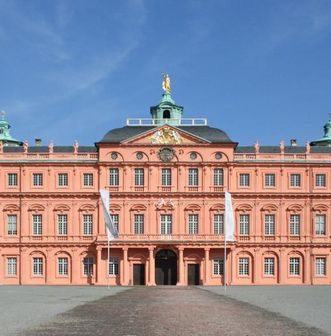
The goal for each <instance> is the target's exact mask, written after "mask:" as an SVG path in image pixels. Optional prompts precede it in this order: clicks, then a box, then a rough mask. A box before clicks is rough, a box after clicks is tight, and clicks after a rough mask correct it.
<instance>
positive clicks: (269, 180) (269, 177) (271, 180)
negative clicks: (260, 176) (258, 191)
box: [264, 174, 276, 187]
mask: <svg viewBox="0 0 331 336" xmlns="http://www.w3.org/2000/svg"><path fill="white" fill-rule="evenodd" d="M275 185H276V176H275V174H265V176H264V186H265V187H274V186H275Z"/></svg>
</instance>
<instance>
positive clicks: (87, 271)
mask: <svg viewBox="0 0 331 336" xmlns="http://www.w3.org/2000/svg"><path fill="white" fill-rule="evenodd" d="M83 272H84V275H86V276H90V275H93V258H92V257H85V258H84V259H83Z"/></svg>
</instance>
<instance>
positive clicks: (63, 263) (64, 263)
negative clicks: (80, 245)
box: [57, 257, 68, 275]
mask: <svg viewBox="0 0 331 336" xmlns="http://www.w3.org/2000/svg"><path fill="white" fill-rule="evenodd" d="M57 265H58V274H59V275H68V258H66V257H65V258H58V264H57Z"/></svg>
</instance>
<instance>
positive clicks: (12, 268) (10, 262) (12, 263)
mask: <svg viewBox="0 0 331 336" xmlns="http://www.w3.org/2000/svg"><path fill="white" fill-rule="evenodd" d="M7 275H12V276H13V275H17V259H16V258H15V257H8V258H7Z"/></svg>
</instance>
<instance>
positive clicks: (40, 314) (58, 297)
mask: <svg viewBox="0 0 331 336" xmlns="http://www.w3.org/2000/svg"><path fill="white" fill-rule="evenodd" d="M125 289H126V288H125V287H109V289H108V288H107V287H94V286H0V336H7V335H16V333H17V332H18V331H21V330H23V329H26V328H27V327H30V326H33V325H39V324H40V323H42V322H45V321H48V320H50V319H52V318H54V316H55V315H56V314H59V313H62V312H65V311H67V310H69V309H72V308H74V307H76V306H77V305H81V304H84V303H86V302H89V301H91V300H97V299H100V298H101V297H103V296H106V295H114V294H117V293H118V292H120V291H123V290H125Z"/></svg>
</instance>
